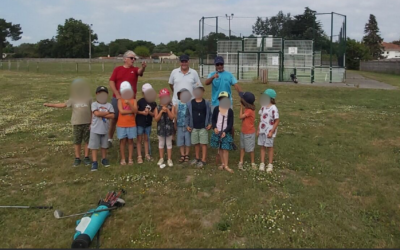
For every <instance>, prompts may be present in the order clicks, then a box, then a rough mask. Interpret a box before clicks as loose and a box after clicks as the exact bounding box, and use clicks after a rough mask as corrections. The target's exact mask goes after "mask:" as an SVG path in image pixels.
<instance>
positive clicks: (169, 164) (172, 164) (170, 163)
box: [167, 159, 174, 167]
mask: <svg viewBox="0 0 400 250" xmlns="http://www.w3.org/2000/svg"><path fill="white" fill-rule="evenodd" d="M167 163H168V167H173V166H174V163H173V162H172V160H171V159H169V160H168V161H167Z"/></svg>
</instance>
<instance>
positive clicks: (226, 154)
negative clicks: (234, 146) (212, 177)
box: [224, 150, 229, 167]
mask: <svg viewBox="0 0 400 250" xmlns="http://www.w3.org/2000/svg"><path fill="white" fill-rule="evenodd" d="M224 151H225V152H224V158H225V166H226V167H228V166H229V151H228V150H224Z"/></svg>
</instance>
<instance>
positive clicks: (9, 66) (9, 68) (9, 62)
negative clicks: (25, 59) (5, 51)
mask: <svg viewBox="0 0 400 250" xmlns="http://www.w3.org/2000/svg"><path fill="white" fill-rule="evenodd" d="M8 70H11V61H10V60H8Z"/></svg>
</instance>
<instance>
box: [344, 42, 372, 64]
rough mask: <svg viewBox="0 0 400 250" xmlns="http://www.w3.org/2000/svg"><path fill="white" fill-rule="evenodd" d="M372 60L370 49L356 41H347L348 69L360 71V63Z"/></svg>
mask: <svg viewBox="0 0 400 250" xmlns="http://www.w3.org/2000/svg"><path fill="white" fill-rule="evenodd" d="M370 59H371V55H370V52H369V49H368V47H367V46H366V45H365V44H364V43H362V42H358V41H356V40H354V39H351V38H348V39H347V46H346V67H347V68H348V69H355V70H358V69H359V68H360V61H367V60H370Z"/></svg>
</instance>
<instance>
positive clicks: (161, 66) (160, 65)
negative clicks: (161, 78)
mask: <svg viewBox="0 0 400 250" xmlns="http://www.w3.org/2000/svg"><path fill="white" fill-rule="evenodd" d="M161 69H162V63H160V71H161Z"/></svg>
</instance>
